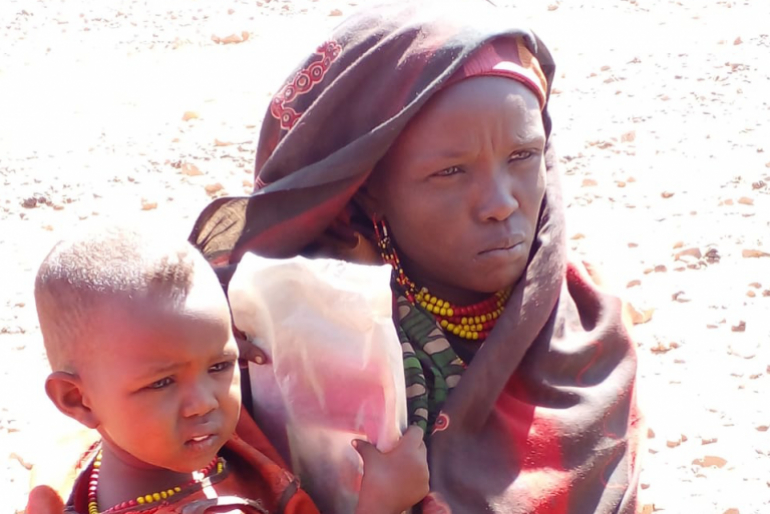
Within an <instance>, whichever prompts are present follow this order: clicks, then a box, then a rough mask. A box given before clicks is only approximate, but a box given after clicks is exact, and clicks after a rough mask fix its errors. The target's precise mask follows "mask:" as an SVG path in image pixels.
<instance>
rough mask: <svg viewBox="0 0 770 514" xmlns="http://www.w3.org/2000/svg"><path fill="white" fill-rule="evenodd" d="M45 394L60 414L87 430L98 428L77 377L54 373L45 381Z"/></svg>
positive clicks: (61, 372)
mask: <svg viewBox="0 0 770 514" xmlns="http://www.w3.org/2000/svg"><path fill="white" fill-rule="evenodd" d="M45 392H46V394H48V397H49V398H50V399H51V401H52V402H53V403H54V405H56V408H57V409H59V410H60V411H61V412H62V413H64V414H66V415H67V416H69V417H71V418H72V419H75V420H77V421H79V422H80V423H81V424H83V425H85V426H87V427H88V428H97V427H98V426H99V420H98V419H97V417H96V414H95V413H94V411H93V410H91V407H90V406H89V405H88V401H87V399H86V396H85V391H84V390H83V383H82V381H81V380H80V378H79V377H78V376H76V375H73V374H72V373H67V372H65V371H54V372H53V373H51V374H50V375H48V378H47V379H46V381H45Z"/></svg>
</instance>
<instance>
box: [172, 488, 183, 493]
mask: <svg viewBox="0 0 770 514" xmlns="http://www.w3.org/2000/svg"><path fill="white" fill-rule="evenodd" d="M174 492H175V493H181V492H182V488H181V487H174Z"/></svg>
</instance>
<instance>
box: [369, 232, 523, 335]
mask: <svg viewBox="0 0 770 514" xmlns="http://www.w3.org/2000/svg"><path fill="white" fill-rule="evenodd" d="M374 231H375V235H376V237H377V246H378V248H379V250H380V255H381V256H382V260H383V261H384V262H386V263H388V264H390V265H391V266H392V267H393V271H394V280H395V281H396V283H397V284H398V285H399V286H401V287H402V288H403V289H404V291H405V294H406V297H407V299H408V300H409V301H410V302H411V303H412V304H413V305H420V306H421V307H422V308H423V309H425V310H427V311H428V312H429V313H431V314H432V315H433V317H434V318H436V321H437V322H438V323H439V325H440V326H441V328H443V329H444V330H445V331H447V332H449V333H451V334H453V335H455V336H458V337H461V338H463V339H467V340H469V341H484V340H485V339H486V338H487V336H488V335H489V333H490V332H491V331H492V329H493V328H494V327H495V324H496V323H497V319H498V318H499V317H500V315H501V314H502V313H503V310H504V309H505V305H506V303H507V302H508V299H509V298H510V297H511V288H510V287H509V288H506V289H503V290H502V291H498V292H497V293H495V294H493V295H492V296H490V297H489V298H487V299H485V300H482V301H480V302H478V303H475V304H473V305H455V304H452V303H450V302H448V301H446V300H442V299H440V298H438V297H437V296H435V295H433V294H431V293H430V291H428V289H427V288H425V287H423V288H419V289H418V288H417V286H416V285H415V283H414V282H412V281H411V280H410V279H409V277H407V276H406V273H404V269H403V268H402V267H401V261H400V260H399V258H398V254H397V253H396V249H395V248H394V247H393V241H392V240H391V238H390V235H389V234H388V228H387V224H386V223H385V222H384V221H380V222H377V221H375V223H374Z"/></svg>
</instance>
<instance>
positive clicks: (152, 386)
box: [147, 377, 174, 389]
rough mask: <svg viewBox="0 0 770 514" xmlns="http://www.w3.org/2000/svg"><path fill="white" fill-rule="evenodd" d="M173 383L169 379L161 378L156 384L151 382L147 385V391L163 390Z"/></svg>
mask: <svg viewBox="0 0 770 514" xmlns="http://www.w3.org/2000/svg"><path fill="white" fill-rule="evenodd" d="M173 383H174V381H173V380H172V379H171V377H166V378H161V379H160V380H158V381H157V382H153V383H152V384H150V385H148V386H147V389H163V388H166V387H168V386H170V385H171V384H173Z"/></svg>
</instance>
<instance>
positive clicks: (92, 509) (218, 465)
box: [88, 450, 225, 514]
mask: <svg viewBox="0 0 770 514" xmlns="http://www.w3.org/2000/svg"><path fill="white" fill-rule="evenodd" d="M101 467H102V450H99V453H97V454H96V458H95V459H94V464H93V470H92V471H91V479H90V480H89V481H88V514H99V506H98V504H97V502H96V490H97V488H98V487H99V468H101ZM224 469H225V461H224V459H220V458H219V457H214V460H212V461H211V462H210V463H209V465H208V466H206V467H205V468H203V469H201V470H200V471H195V472H193V478H192V479H191V480H190V481H189V482H187V483H186V484H184V485H183V486H182V487H174V488H172V489H166V490H165V491H158V492H156V493H152V494H145V495H143V496H137V497H136V498H135V499H133V500H128V501H124V502H122V503H119V504H117V505H115V506H113V507H110V508H109V509H107V510H105V511H103V512H102V514H107V513H109V512H115V511H118V510H123V509H127V508H129V507H137V506H139V505H146V504H148V503H152V502H159V501H161V500H165V499H167V498H170V497H172V496H174V495H175V494H177V493H179V492H181V491H182V488H184V487H189V486H191V485H194V484H197V483H200V482H202V481H203V479H204V478H206V477H208V476H210V475H212V474H214V471H215V470H216V473H221V472H222V471H223V470H224Z"/></svg>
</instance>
